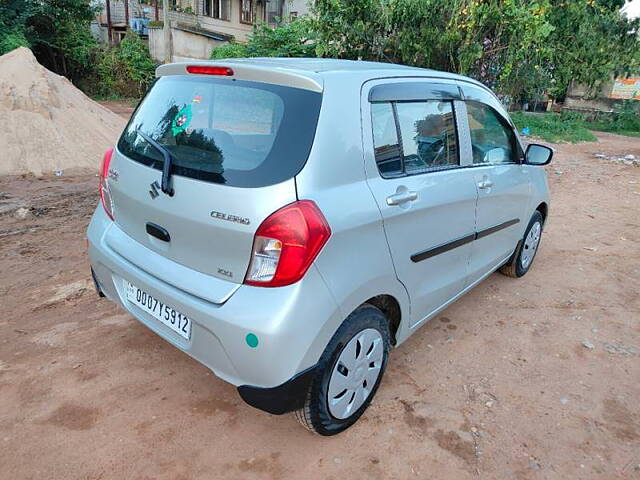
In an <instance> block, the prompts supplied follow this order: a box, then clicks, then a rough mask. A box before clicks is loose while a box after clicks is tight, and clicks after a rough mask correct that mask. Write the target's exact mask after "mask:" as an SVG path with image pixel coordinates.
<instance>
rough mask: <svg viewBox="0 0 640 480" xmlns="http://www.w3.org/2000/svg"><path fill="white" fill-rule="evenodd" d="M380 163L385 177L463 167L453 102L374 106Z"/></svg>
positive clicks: (380, 104)
mask: <svg viewBox="0 0 640 480" xmlns="http://www.w3.org/2000/svg"><path fill="white" fill-rule="evenodd" d="M371 113H372V125H373V139H374V148H375V156H376V163H377V164H378V169H379V171H380V174H381V175H382V176H383V177H394V176H401V175H414V174H419V173H426V172H429V171H433V170H441V169H447V168H452V167H455V166H458V165H459V164H460V161H459V154H458V137H457V131H456V121H455V116H454V111H453V102H451V101H439V100H429V101H417V102H380V103H373V104H371Z"/></svg>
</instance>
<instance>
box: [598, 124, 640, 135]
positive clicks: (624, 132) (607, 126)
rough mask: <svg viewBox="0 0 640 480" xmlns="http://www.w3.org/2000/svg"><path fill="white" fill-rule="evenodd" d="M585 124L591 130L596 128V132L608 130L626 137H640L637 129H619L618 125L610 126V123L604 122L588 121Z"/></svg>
mask: <svg viewBox="0 0 640 480" xmlns="http://www.w3.org/2000/svg"><path fill="white" fill-rule="evenodd" d="M587 125H589V128H590V129H591V130H596V131H598V132H609V133H616V134H618V135H625V136H627V137H639V138H640V131H638V130H625V129H624V128H622V129H621V128H619V127H615V126H612V125H611V124H610V123H606V122H589V123H588V124H587Z"/></svg>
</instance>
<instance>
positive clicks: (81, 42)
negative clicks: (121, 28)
mask: <svg viewBox="0 0 640 480" xmlns="http://www.w3.org/2000/svg"><path fill="white" fill-rule="evenodd" d="M96 8H97V7H94V6H92V5H91V4H90V3H89V1H88V0H47V1H39V0H1V1H0V54H3V53H6V52H7V51H10V50H12V49H13V48H16V47H18V46H26V47H30V48H31V49H32V50H33V52H34V54H35V55H36V57H37V58H38V60H39V61H40V63H42V64H43V65H45V66H46V67H47V68H49V69H50V70H53V71H55V72H56V73H59V74H62V75H65V76H67V77H69V78H71V79H77V78H78V77H80V76H82V75H83V74H84V72H86V70H87V69H90V68H91V65H92V61H93V54H94V52H95V51H96V49H97V48H98V44H97V42H96V40H95V39H94V38H93V37H92V36H91V33H90V30H89V25H90V23H91V20H93V18H94V17H95V14H96Z"/></svg>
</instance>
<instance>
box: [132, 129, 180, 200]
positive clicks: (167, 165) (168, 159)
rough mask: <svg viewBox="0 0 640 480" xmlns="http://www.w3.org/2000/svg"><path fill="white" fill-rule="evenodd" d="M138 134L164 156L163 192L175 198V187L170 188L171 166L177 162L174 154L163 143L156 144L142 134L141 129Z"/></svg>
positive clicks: (137, 131)
mask: <svg viewBox="0 0 640 480" xmlns="http://www.w3.org/2000/svg"><path fill="white" fill-rule="evenodd" d="M136 133H137V134H138V135H140V136H141V137H142V138H144V139H145V140H146V141H147V143H148V144H149V145H151V146H152V147H153V148H155V149H156V150H157V151H158V152H160V154H161V155H162V158H163V159H164V164H163V165H162V186H161V190H162V191H163V193H166V194H167V195H169V196H170V197H173V193H174V191H173V187H171V186H170V184H171V166H172V165H173V162H174V160H175V157H174V156H173V153H171V151H170V150H169V149H168V148H167V147H165V146H164V145H162V144H161V143H158V142H156V141H155V140H154V139H153V138H151V137H150V136H149V135H147V134H146V133H144V132H142V131H141V130H140V129H138V130H136Z"/></svg>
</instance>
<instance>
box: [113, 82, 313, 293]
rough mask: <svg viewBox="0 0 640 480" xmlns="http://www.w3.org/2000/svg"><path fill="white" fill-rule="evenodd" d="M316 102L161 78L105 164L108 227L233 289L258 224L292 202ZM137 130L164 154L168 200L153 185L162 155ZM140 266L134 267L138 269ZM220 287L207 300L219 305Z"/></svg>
mask: <svg viewBox="0 0 640 480" xmlns="http://www.w3.org/2000/svg"><path fill="white" fill-rule="evenodd" d="M320 102H321V94H320V93H318V92H313V91H310V90H305V89H302V88H293V87H289V86H284V85H275V84H266V83H261V82H255V81H243V80H237V79H236V80H233V79H227V78H225V79H219V78H211V77H207V76H205V75H193V76H189V75H172V76H166V77H161V78H160V79H158V81H157V82H156V83H155V85H154V86H153V87H152V89H151V90H150V92H149V93H148V94H147V96H146V97H145V99H144V100H143V102H142V103H141V104H140V106H139V107H138V109H137V110H136V112H135V113H134V114H133V116H132V118H131V120H130V122H129V124H128V126H127V128H126V129H125V131H124V133H123V135H122V137H121V139H120V141H119V142H118V148H117V151H116V152H115V154H114V157H113V159H112V162H111V167H110V170H111V172H112V173H111V175H110V178H109V187H110V189H111V192H112V198H113V207H114V216H115V222H116V224H117V226H118V227H119V228H120V229H121V230H122V232H124V233H125V234H126V235H127V236H128V237H129V238H130V239H131V240H132V241H135V242H137V243H139V244H142V245H144V246H145V247H147V248H149V249H151V250H153V251H154V252H156V253H158V254H160V255H162V256H163V257H164V258H166V259H167V260H170V261H172V262H176V263H178V264H180V265H182V266H186V267H189V268H190V269H193V270H195V271H198V272H201V273H204V274H207V275H210V276H213V277H218V278H220V279H222V280H225V281H227V282H229V285H228V290H229V291H233V289H234V288H235V287H236V284H238V283H242V281H243V279H244V276H245V274H246V271H247V268H248V265H249V262H250V259H251V252H252V244H253V237H254V234H255V231H256V229H257V228H258V226H259V225H260V223H261V222H262V221H263V220H264V219H265V218H266V217H268V216H269V215H270V214H271V213H273V212H274V211H275V210H278V209H279V208H281V207H282V206H284V205H286V204H288V203H291V202H293V201H295V200H296V188H295V181H294V176H295V175H296V174H297V173H298V172H299V171H300V170H301V168H302V167H303V166H304V163H305V162H306V159H307V157H308V155H309V151H310V149H311V145H312V143H313V137H314V135H315V129H316V123H317V118H318V113H319V109H320ZM139 132H142V133H144V134H145V135H146V136H148V137H150V138H152V139H153V140H155V142H157V143H158V144H160V145H161V146H162V148H166V149H167V150H169V151H170V152H171V154H172V157H173V161H174V164H173V167H172V174H171V177H170V182H171V186H172V188H173V191H174V193H173V195H172V196H171V195H169V194H167V193H164V192H163V191H162V190H161V188H160V186H161V184H162V167H163V164H164V161H163V155H162V152H160V151H159V150H158V148H155V147H154V146H153V145H151V144H150V142H148V141H147V140H145V138H143V137H144V135H141V134H140V133H139ZM163 238H164V239H163ZM118 246H119V247H118V248H121V249H122V248H126V247H125V246H123V243H122V242H118ZM144 262H145V259H144V258H138V259H136V260H135V262H134V263H137V264H138V266H140V267H141V268H143V269H144V268H145V265H144ZM155 274H156V275H159V276H163V277H168V276H170V275H171V273H170V270H164V271H163V272H162V274H159V273H157V272H155ZM163 279H164V280H166V281H168V282H169V283H172V284H174V285H175V284H176V282H178V284H179V279H178V280H176V279H174V278H163ZM226 290H227V289H225V288H221V289H220V291H219V292H218V293H216V295H215V296H217V297H218V298H217V299H216V298H214V299H213V300H214V301H216V300H219V301H220V302H222V301H224V299H225V298H227V297H228V295H229V292H228V291H226Z"/></svg>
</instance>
